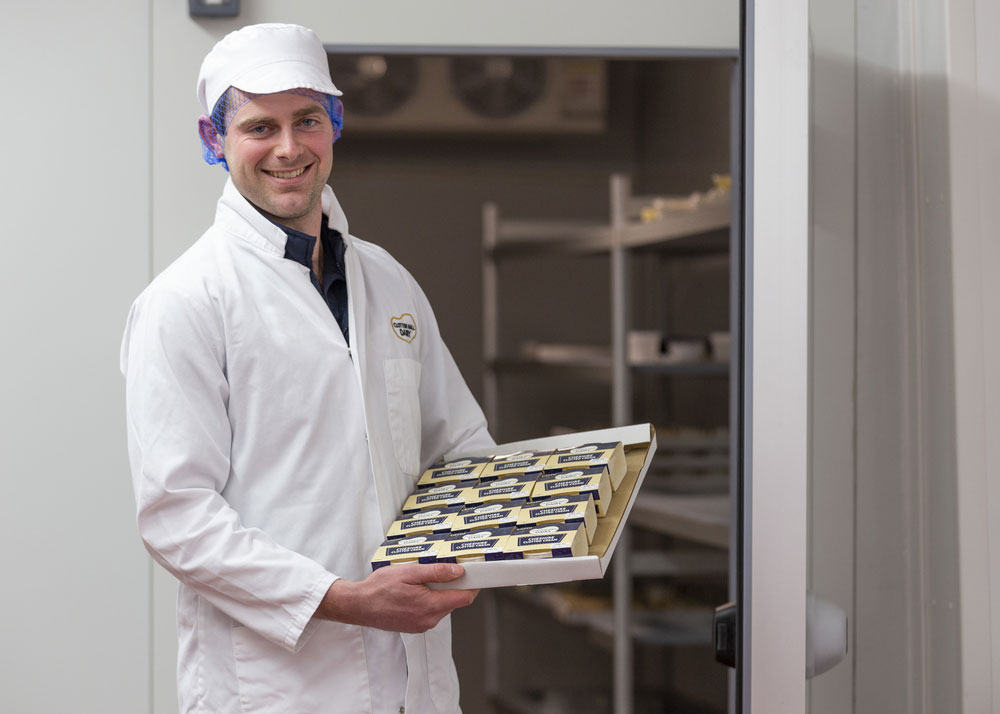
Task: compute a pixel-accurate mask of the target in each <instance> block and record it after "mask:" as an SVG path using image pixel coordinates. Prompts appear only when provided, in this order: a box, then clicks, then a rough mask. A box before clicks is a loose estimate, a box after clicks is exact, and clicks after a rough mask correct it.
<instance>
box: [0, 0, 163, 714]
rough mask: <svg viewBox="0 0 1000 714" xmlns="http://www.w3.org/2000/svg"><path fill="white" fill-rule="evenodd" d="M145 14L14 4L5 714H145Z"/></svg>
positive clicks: (1, 689)
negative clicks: (123, 364) (132, 315)
mask: <svg viewBox="0 0 1000 714" xmlns="http://www.w3.org/2000/svg"><path fill="white" fill-rule="evenodd" d="M149 19H150V18H149V3H148V2H134V0H105V2H102V3H81V2H73V1H71V0H56V1H55V2H50V3H5V4H4V6H3V19H2V22H0V63H2V65H3V67H4V86H3V98H2V100H0V102H2V106H3V111H2V112H0V127H2V134H3V137H4V142H3V145H4V164H5V169H4V171H3V172H2V173H0V197H2V198H0V201H2V205H3V216H4V223H5V225H4V238H3V248H4V257H3V258H2V259H0V335H2V345H3V350H2V353H0V354H2V356H0V366H2V370H0V551H2V559H0V562H2V563H3V574H2V576H0V577H2V581H3V585H2V587H0V632H2V635H0V640H2V645H0V693H2V695H0V696H2V703H0V709H3V711H5V712H12V713H14V714H29V713H36V712H37V713H38V714H50V713H52V712H79V713H80V714H107V713H108V712H143V711H148V701H149V682H150V678H149V670H148V661H149V636H148V631H149V624H148V623H149V614H150V608H149V572H150V570H149V564H148V560H147V558H146V555H145V553H144V551H143V550H142V547H141V545H140V544H139V541H138V538H137V537H136V535H135V526H134V520H135V519H134V515H133V512H134V507H133V505H132V494H131V485H130V481H129V472H128V462H127V456H126V449H125V426H124V418H123V408H122V404H123V391H124V390H123V380H122V377H121V375H120V374H119V372H118V346H119V341H120V339H121V333H122V329H123V327H124V324H125V316H126V313H127V310H128V307H129V304H130V303H131V300H132V298H133V297H134V296H135V295H136V294H138V292H139V291H140V290H141V289H142V287H143V285H144V284H145V283H146V281H147V278H148V274H149V268H148V266H149V239H150V233H149V206H150V204H149V189H150V184H149V173H150V162H149V148H148V147H149V118H150V116H149V68H150V63H149Z"/></svg>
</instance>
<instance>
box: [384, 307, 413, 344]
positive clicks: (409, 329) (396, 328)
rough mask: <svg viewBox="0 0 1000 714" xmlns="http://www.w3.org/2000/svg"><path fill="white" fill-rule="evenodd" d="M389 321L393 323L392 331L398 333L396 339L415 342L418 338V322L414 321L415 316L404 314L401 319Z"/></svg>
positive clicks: (392, 318)
mask: <svg viewBox="0 0 1000 714" xmlns="http://www.w3.org/2000/svg"><path fill="white" fill-rule="evenodd" d="M389 319H390V320H391V321H392V331H393V332H395V333H396V337H398V338H399V339H401V340H403V341H404V342H413V339H414V338H415V337H416V336H417V322H416V320H414V319H413V315H411V314H410V313H408V312H404V313H403V314H402V315H400V316H399V317H391V318H389Z"/></svg>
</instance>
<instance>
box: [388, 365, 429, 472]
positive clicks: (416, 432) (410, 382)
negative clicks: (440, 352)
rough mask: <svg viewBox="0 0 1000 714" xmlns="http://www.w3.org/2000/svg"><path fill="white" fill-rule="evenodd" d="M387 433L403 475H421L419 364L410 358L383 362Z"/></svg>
mask: <svg viewBox="0 0 1000 714" xmlns="http://www.w3.org/2000/svg"><path fill="white" fill-rule="evenodd" d="M383 369H384V371H385V392H386V399H387V400H388V417H389V431H390V432H391V434H392V447H393V450H394V451H395V452H396V461H397V462H398V463H399V468H400V469H401V470H402V471H403V473H404V474H407V475H409V476H417V475H419V472H420V363H419V362H417V361H416V360H412V359H387V360H385V361H384V362H383Z"/></svg>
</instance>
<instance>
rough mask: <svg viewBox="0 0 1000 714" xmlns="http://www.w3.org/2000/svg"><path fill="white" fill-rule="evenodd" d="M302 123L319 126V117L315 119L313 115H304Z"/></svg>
mask: <svg viewBox="0 0 1000 714" xmlns="http://www.w3.org/2000/svg"><path fill="white" fill-rule="evenodd" d="M302 125H303V126H309V127H312V126H319V119H316V118H315V117H306V118H305V119H303V120H302Z"/></svg>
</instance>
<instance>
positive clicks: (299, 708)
mask: <svg viewBox="0 0 1000 714" xmlns="http://www.w3.org/2000/svg"><path fill="white" fill-rule="evenodd" d="M317 624H318V627H317V628H316V630H315V632H313V633H312V637H310V638H309V641H308V642H306V644H305V645H304V646H303V647H302V649H300V650H299V651H298V652H289V651H288V650H286V649H284V648H282V647H279V646H278V645H276V644H274V643H273V642H270V641H269V640H266V639H264V638H263V637H261V636H260V635H258V634H257V633H255V632H254V631H253V630H251V629H250V628H249V627H234V628H233V629H232V638H233V657H234V658H235V670H236V679H237V681H238V684H239V693H240V707H241V711H242V712H243V714H292V713H293V712H294V713H295V714H299V713H301V714H306V713H308V714H320V713H321V712H323V713H329V714H357V712H359V711H368V710H370V709H371V692H370V691H369V688H368V673H367V670H366V668H365V648H364V642H363V640H362V634H361V629H360V628H358V627H354V626H351V625H343V624H341V623H337V622H320V623H317Z"/></svg>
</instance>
